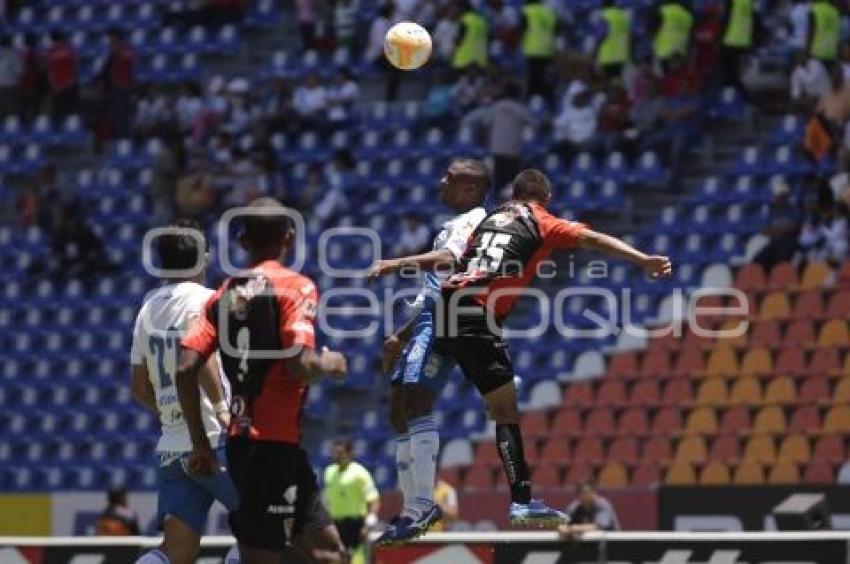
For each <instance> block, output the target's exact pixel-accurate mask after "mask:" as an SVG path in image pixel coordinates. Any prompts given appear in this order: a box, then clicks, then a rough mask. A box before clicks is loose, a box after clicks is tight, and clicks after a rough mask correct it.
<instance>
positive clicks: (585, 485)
mask: <svg viewBox="0 0 850 564" xmlns="http://www.w3.org/2000/svg"><path fill="white" fill-rule="evenodd" d="M576 489H577V490H578V491H579V492H583V491H584V490H590V491H592V492H595V491H596V483H595V482H594V481H593V480H582V481H581V482H579V483H578V486H576Z"/></svg>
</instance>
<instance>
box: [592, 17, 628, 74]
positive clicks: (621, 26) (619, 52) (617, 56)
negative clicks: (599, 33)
mask: <svg viewBox="0 0 850 564" xmlns="http://www.w3.org/2000/svg"><path fill="white" fill-rule="evenodd" d="M602 19H603V20H605V23H606V24H607V26H608V31H607V35H606V36H605V39H603V40H602V43H601V44H600V45H599V51H598V52H597V53H596V63H597V64H599V65H601V66H602V65H613V64H624V63H628V62H629V60H630V59H631V45H630V42H631V27H632V19H631V17H630V16H629V12H628V11H626V10H624V9H622V8H616V7H610V8H605V9H604V10H602Z"/></svg>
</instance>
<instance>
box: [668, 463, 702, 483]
mask: <svg viewBox="0 0 850 564" xmlns="http://www.w3.org/2000/svg"><path fill="white" fill-rule="evenodd" d="M696 481H697V477H696V472H695V471H694V467H693V466H691V465H690V464H685V463H677V464H674V465H673V466H671V467H670V468H668V469H667V474H666V475H665V477H664V483H665V484H667V485H668V486H692V485H694V484H696Z"/></svg>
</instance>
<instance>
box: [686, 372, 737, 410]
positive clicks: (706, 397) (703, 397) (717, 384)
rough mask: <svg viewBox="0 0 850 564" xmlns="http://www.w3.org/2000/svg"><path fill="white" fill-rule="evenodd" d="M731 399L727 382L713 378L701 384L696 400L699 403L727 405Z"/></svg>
mask: <svg viewBox="0 0 850 564" xmlns="http://www.w3.org/2000/svg"><path fill="white" fill-rule="evenodd" d="M728 399H729V396H728V391H727V389H726V382H725V381H723V380H721V379H719V378H713V379H711V380H706V381H705V382H703V383H702V384H700V386H699V389H698V390H697V396H696V399H695V400H694V402H695V403H696V404H697V405H715V406H719V405H725V404H726V402H727V400H728Z"/></svg>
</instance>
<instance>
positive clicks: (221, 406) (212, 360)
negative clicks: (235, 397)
mask: <svg viewBox="0 0 850 564" xmlns="http://www.w3.org/2000/svg"><path fill="white" fill-rule="evenodd" d="M198 381H199V382H200V384H201V389H203V390H204V393H205V394H207V397H208V398H209V399H210V403H212V405H213V409H214V410H215V417H216V419H218V422H219V424H220V425H221V426H222V427H224V428H225V429H227V428H228V427H229V426H230V406H229V405H227V400H226V398H225V396H224V388H223V387H222V384H221V375H220V374H219V370H218V359H217V357H216V355H212V356H210V357H209V358H208V359H207V362H206V363H205V364H204V365H203V366H202V367H201V369H200V371H199V372H198Z"/></svg>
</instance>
